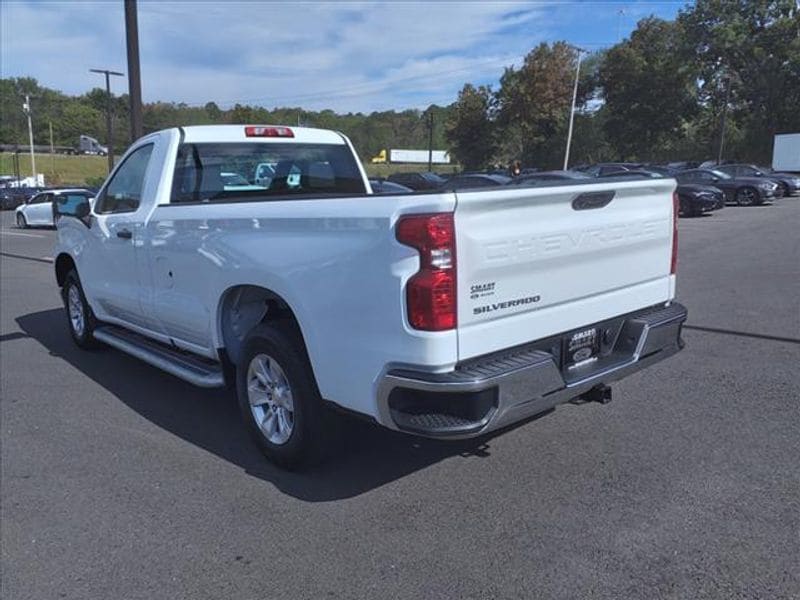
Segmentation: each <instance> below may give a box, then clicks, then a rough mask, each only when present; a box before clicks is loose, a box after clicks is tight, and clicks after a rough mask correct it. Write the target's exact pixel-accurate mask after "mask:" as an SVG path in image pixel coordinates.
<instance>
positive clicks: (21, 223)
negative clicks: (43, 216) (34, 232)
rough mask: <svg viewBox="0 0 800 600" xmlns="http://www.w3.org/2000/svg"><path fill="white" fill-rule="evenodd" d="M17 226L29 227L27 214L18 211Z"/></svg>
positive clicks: (21, 227)
mask: <svg viewBox="0 0 800 600" xmlns="http://www.w3.org/2000/svg"><path fill="white" fill-rule="evenodd" d="M17 227H19V228H20V229H27V228H28V222H27V221H26V220H25V215H23V214H22V213H17Z"/></svg>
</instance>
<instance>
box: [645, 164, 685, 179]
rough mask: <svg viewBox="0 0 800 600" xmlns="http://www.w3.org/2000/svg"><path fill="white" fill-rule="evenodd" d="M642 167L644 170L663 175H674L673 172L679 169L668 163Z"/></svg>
mask: <svg viewBox="0 0 800 600" xmlns="http://www.w3.org/2000/svg"><path fill="white" fill-rule="evenodd" d="M642 169H644V170H645V171H651V172H653V173H658V174H660V175H662V176H663V177H675V174H676V173H678V172H679V171H680V169H676V168H675V167H670V166H669V165H644V166H643V167H642Z"/></svg>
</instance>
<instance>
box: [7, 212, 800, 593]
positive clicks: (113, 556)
mask: <svg viewBox="0 0 800 600" xmlns="http://www.w3.org/2000/svg"><path fill="white" fill-rule="evenodd" d="M12 217H13V213H11V212H5V213H2V224H1V225H0V252H1V253H2V257H1V258H0V271H1V275H2V279H1V280H0V286H1V287H2V296H1V297H0V313H1V314H0V371H1V372H2V382H1V389H0V395H1V396H2V406H1V407H0V408H1V410H2V424H1V427H2V480H1V482H0V483H1V484H2V486H1V487H2V490H1V492H0V500H2V517H1V523H0V525H2V566H3V572H2V589H1V590H0V592H1V593H0V596H2V597H3V598H8V599H9V600H11V599H27V598H30V599H36V600H41V599H48V598H75V599H87V598H99V599H109V598H125V599H130V598H142V599H145V598H146V599H154V598H170V599H177V598H236V599H249V598H325V597H329V598H382V599H383V598H425V599H433V598H587V597H591V598H680V599H683V598H773V599H774V598H798V597H800V558H799V557H800V466H798V461H800V371H799V370H798V369H799V368H800V236H798V228H800V198H784V199H781V200H779V201H777V202H775V203H774V204H773V205H768V206H763V207H753V208H737V207H728V208H726V209H724V210H723V211H720V212H718V213H715V214H712V215H711V216H706V217H702V218H695V219H682V220H681V221H680V230H679V236H680V258H679V282H678V286H679V290H678V296H679V300H680V301H681V302H682V303H683V304H685V305H686V306H687V307H688V308H689V313H690V316H689V322H688V326H687V328H686V329H685V331H684V338H685V340H686V343H687V346H686V349H685V350H684V351H683V352H682V353H680V354H678V355H677V356H676V357H674V358H672V359H670V360H668V361H666V362H663V363H659V364H658V365H656V366H655V367H652V368H650V369H648V370H645V371H643V372H641V373H638V374H636V375H634V376H633V377H631V378H629V379H627V380H625V381H623V382H622V383H620V384H618V385H616V386H615V388H614V394H615V396H614V401H613V402H612V403H611V404H609V405H607V406H602V405H599V404H586V405H580V406H575V405H565V406H562V407H560V408H559V409H557V410H556V411H555V412H554V413H552V414H550V415H547V416H545V417H543V418H539V419H535V420H532V421H529V422H527V423H525V424H523V425H521V426H519V427H516V428H515V429H513V430H511V431H507V432H505V433H504V434H502V435H499V436H496V437H493V438H491V439H488V440H480V441H477V442H470V443H457V444H446V443H437V442H431V441H426V440H419V439H415V438H412V437H407V436H404V435H400V434H394V433H391V432H389V431H387V430H383V429H380V428H378V427H376V426H372V425H369V424H365V423H359V422H352V423H348V424H347V427H346V436H344V437H345V439H344V440H343V442H342V444H341V445H340V447H337V448H336V449H335V452H334V454H333V456H332V457H331V458H330V460H329V461H328V463H327V464H325V465H323V466H321V467H319V468H318V469H316V470H315V471H313V472H310V473H306V474H288V473H284V472H282V471H279V470H277V469H275V468H273V467H271V466H270V465H269V464H268V463H266V462H265V461H264V460H263V459H262V458H261V457H260V455H259V454H258V453H257V451H256V450H255V448H254V446H253V445H252V444H251V443H250V441H249V440H248V439H247V438H246V436H245V433H244V430H243V427H242V426H241V425H240V424H239V421H238V416H237V409H236V406H235V403H234V401H233V399H232V397H230V396H229V394H227V393H226V392H222V391H208V390H205V391H204V390H200V389H196V388H193V387H191V386H190V385H188V384H185V383H183V382H181V381H179V380H177V379H175V378H173V377H171V376H169V375H166V374H163V373H161V372H159V371H157V370H155V369H153V368H151V367H149V366H147V365H144V364H143V363H140V362H138V361H137V360H135V359H133V358H129V357H127V356H125V355H123V354H121V353H119V352H117V351H114V350H110V349H109V350H103V351H99V352H93V353H87V352H83V351H80V350H78V349H77V348H76V347H74V346H73V344H72V342H71V340H70V338H69V334H68V332H67V329H66V323H65V318H64V316H63V314H62V310H61V307H60V299H59V296H58V293H57V289H56V286H55V282H54V277H53V273H52V271H53V268H52V265H51V264H50V262H49V261H50V260H51V256H52V242H53V238H54V235H55V234H54V232H53V231H49V230H25V231H20V230H17V229H15V228H14V227H13V226H12V225H11V223H12Z"/></svg>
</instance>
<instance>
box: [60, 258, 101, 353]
mask: <svg viewBox="0 0 800 600" xmlns="http://www.w3.org/2000/svg"><path fill="white" fill-rule="evenodd" d="M61 293H62V295H63V298H64V308H66V310H67V324H68V326H69V332H70V334H71V335H72V339H73V340H74V341H75V343H76V344H77V345H78V346H79V347H80V348H83V349H84V350H90V349H94V348H98V347H99V346H100V342H98V341H97V340H96V339H95V338H94V330H95V327H96V326H97V320H96V319H95V318H94V314H93V313H92V309H91V307H90V306H89V304H88V303H87V302H86V296H85V295H84V293H83V288H82V287H81V282H80V279H78V274H77V273H76V272H75V271H74V270H72V271H70V272H69V273H68V274H67V278H66V280H65V281H64V287H63V288H62V290H61Z"/></svg>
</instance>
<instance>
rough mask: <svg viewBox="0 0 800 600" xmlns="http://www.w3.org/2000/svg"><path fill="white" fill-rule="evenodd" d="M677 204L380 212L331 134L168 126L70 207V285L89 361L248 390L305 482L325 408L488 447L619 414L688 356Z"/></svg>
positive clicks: (626, 200)
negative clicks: (490, 436) (595, 405)
mask: <svg viewBox="0 0 800 600" xmlns="http://www.w3.org/2000/svg"><path fill="white" fill-rule="evenodd" d="M263 164H269V165H271V169H272V171H273V172H271V173H270V177H268V178H267V179H266V180H265V179H263V178H261V177H259V174H258V173H257V172H256V171H257V169H258V167H259V165H263ZM257 179H258V180H259V181H260V184H259V183H256V180H257ZM674 188H675V181H674V180H672V179H649V180H646V181H624V182H615V181H613V180H609V179H605V180H600V181H597V182H594V181H590V182H589V183H579V184H573V183H569V184H567V185H558V184H556V185H548V186H546V187H542V186H540V187H527V188H526V187H521V186H512V187H509V188H507V189H506V188H493V189H491V190H486V191H458V192H427V193H407V194H400V195H377V194H372V193H371V189H370V185H369V181H368V180H367V177H366V176H365V173H364V171H363V168H362V166H361V162H360V161H359V160H358V157H357V156H356V153H355V152H354V150H353V148H352V146H351V144H350V142H349V141H348V140H347V138H346V137H345V136H343V135H341V134H339V133H336V132H331V131H324V130H317V129H308V128H300V127H297V128H289V127H282V126H233V125H230V126H202V127H183V128H175V129H169V130H165V131H160V132H157V133H153V134H151V135H147V136H145V137H143V138H142V139H140V140H138V141H137V142H136V143H135V144H133V145H132V146H131V148H130V149H129V150H128V151H127V152H126V153H125V155H124V157H123V158H122V159H121V160H120V161H119V162H118V164H117V166H116V168H115V169H114V171H113V172H112V173H111V175H110V176H109V178H108V180H107V181H106V182H105V184H104V185H103V187H102V188H101V189H100V191H99V193H98V194H97V196H96V198H95V199H94V200H92V201H86V202H84V203H80V204H77V205H71V206H67V207H60V206H59V205H58V203H56V212H57V213H58V245H57V250H56V254H55V256H56V261H55V271H56V273H55V274H56V279H57V281H58V285H59V286H60V287H61V288H62V294H63V298H64V302H65V306H66V312H67V316H68V323H69V328H70V331H71V334H72V337H73V338H74V340H75V342H76V343H77V344H78V345H79V346H81V347H91V346H93V345H97V344H98V343H103V344H106V345H109V346H113V347H115V348H117V349H119V350H122V351H124V352H127V353H129V354H131V355H133V356H135V357H137V358H139V359H141V360H144V361H146V362H148V363H150V364H152V365H154V366H156V367H158V368H161V369H163V370H164V371H167V372H169V373H171V374H173V375H175V376H177V377H180V378H182V379H184V380H186V381H188V382H190V383H193V384H195V385H198V386H205V387H212V386H224V385H226V384H228V385H235V387H236V390H237V395H238V400H239V404H240V406H241V411H242V415H243V418H244V419H245V421H246V423H247V426H248V429H249V430H250V431H251V432H252V434H253V435H254V438H255V439H256V441H257V443H258V445H259V446H260V448H261V449H262V450H263V451H264V453H265V454H266V455H267V457H269V458H270V459H271V460H273V461H274V462H276V463H277V464H279V465H282V466H284V467H288V468H291V467H296V466H298V465H301V464H303V463H304V462H305V461H307V460H309V459H311V458H312V457H314V456H319V453H320V450H321V449H322V448H324V445H323V440H324V438H325V436H326V432H327V431H328V427H329V426H330V425H329V423H330V421H329V418H330V417H329V414H328V413H329V410H328V409H329V408H330V407H332V406H333V407H339V408H342V409H345V410H346V411H349V412H354V413H359V414H361V415H365V416H367V417H369V418H371V419H373V420H374V421H376V422H378V423H380V424H381V425H384V426H386V427H389V428H391V429H395V430H400V431H405V432H409V433H413V434H418V435H423V436H430V437H440V438H464V437H470V436H478V435H482V434H485V433H487V432H490V431H493V430H496V429H498V428H501V427H504V426H507V425H510V424H512V423H515V422H518V421H520V420H521V419H524V418H527V417H530V416H532V415H535V414H538V413H541V412H543V411H546V410H549V409H551V408H552V407H554V406H555V405H556V404H559V403H562V402H566V401H568V400H572V399H576V398H579V397H580V398H583V399H594V400H600V401H605V400H608V399H609V398H610V388H608V387H607V386H608V384H609V383H610V382H612V381H614V380H618V379H620V378H621V377H624V376H626V375H628V374H630V373H632V372H634V371H637V370H639V369H641V368H643V367H645V366H647V365H650V364H652V363H654V362H656V361H660V360H662V359H664V358H666V357H668V356H670V355H672V354H674V353H675V352H677V351H678V350H679V349H680V348H682V346H683V343H682V341H681V337H680V333H681V326H682V324H683V322H684V321H685V319H686V310H685V308H684V307H682V306H681V305H680V304H678V303H676V302H673V298H674V295H675V263H676V252H677V248H676V244H677V239H676V205H675V199H674ZM165 401H168V400H166V399H165Z"/></svg>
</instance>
